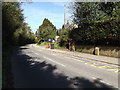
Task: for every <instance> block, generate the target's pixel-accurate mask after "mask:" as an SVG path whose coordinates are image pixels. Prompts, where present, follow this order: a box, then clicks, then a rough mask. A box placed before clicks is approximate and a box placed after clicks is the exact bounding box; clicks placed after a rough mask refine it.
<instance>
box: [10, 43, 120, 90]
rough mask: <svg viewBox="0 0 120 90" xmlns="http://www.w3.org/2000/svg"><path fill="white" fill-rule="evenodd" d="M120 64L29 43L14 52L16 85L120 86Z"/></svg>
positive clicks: (111, 88)
mask: <svg viewBox="0 0 120 90" xmlns="http://www.w3.org/2000/svg"><path fill="white" fill-rule="evenodd" d="M117 68H118V66H115V65H107V64H106V63H102V62H97V61H92V60H88V59H85V58H79V57H76V56H73V55H72V54H67V53H65V52H64V51H59V50H58V51H55V50H51V49H46V48H45V47H40V46H36V45H35V44H29V45H26V46H21V47H19V48H17V49H16V50H15V51H14V53H13V56H12V71H13V76H14V87H15V88H80V89H81V90H85V89H86V88H104V89H106V90H115V89H116V88H119V85H118V76H119V73H118V72H116V71H115V70H116V69H117Z"/></svg>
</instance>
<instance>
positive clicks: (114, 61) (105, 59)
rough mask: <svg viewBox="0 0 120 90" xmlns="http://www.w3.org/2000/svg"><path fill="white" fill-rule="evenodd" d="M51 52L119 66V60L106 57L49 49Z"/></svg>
mask: <svg viewBox="0 0 120 90" xmlns="http://www.w3.org/2000/svg"><path fill="white" fill-rule="evenodd" d="M35 46H36V47H40V46H38V45H35ZM42 48H45V46H43V47H42ZM48 50H51V51H56V52H61V53H65V54H70V55H74V56H77V57H81V58H86V59H90V60H95V61H99V62H103V63H108V64H113V65H119V66H120V58H114V57H107V56H100V55H99V56H98V55H92V54H87V53H80V52H71V51H69V50H68V51H62V50H59V49H49V48H48Z"/></svg>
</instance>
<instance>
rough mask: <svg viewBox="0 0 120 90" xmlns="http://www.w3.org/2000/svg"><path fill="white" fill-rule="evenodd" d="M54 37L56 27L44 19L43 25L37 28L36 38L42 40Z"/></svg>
mask: <svg viewBox="0 0 120 90" xmlns="http://www.w3.org/2000/svg"><path fill="white" fill-rule="evenodd" d="M55 36H56V27H55V26H54V25H53V24H52V23H51V22H50V21H49V20H48V19H46V18H45V19H44V21H43V24H42V25H41V26H39V29H38V37H39V38H41V39H42V40H48V39H49V38H51V39H54V38H55Z"/></svg>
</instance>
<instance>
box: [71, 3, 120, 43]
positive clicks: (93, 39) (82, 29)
mask: <svg viewBox="0 0 120 90" xmlns="http://www.w3.org/2000/svg"><path fill="white" fill-rule="evenodd" d="M72 7H73V8H72V9H73V14H74V20H73V22H74V23H76V24H77V25H79V28H78V29H73V30H71V32H70V33H71V34H70V37H71V38H72V39H74V40H75V41H76V42H78V43H79V44H92V45H119V44H120V39H118V38H120V37H119V33H120V30H119V29H118V28H119V27H120V24H119V23H120V2H108V3H107V4H105V3H104V2H75V3H74V4H73V6H72ZM116 42H117V43H116Z"/></svg>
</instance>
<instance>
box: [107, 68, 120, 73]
mask: <svg viewBox="0 0 120 90" xmlns="http://www.w3.org/2000/svg"><path fill="white" fill-rule="evenodd" d="M107 70H108V71H114V72H120V69H107Z"/></svg>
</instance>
